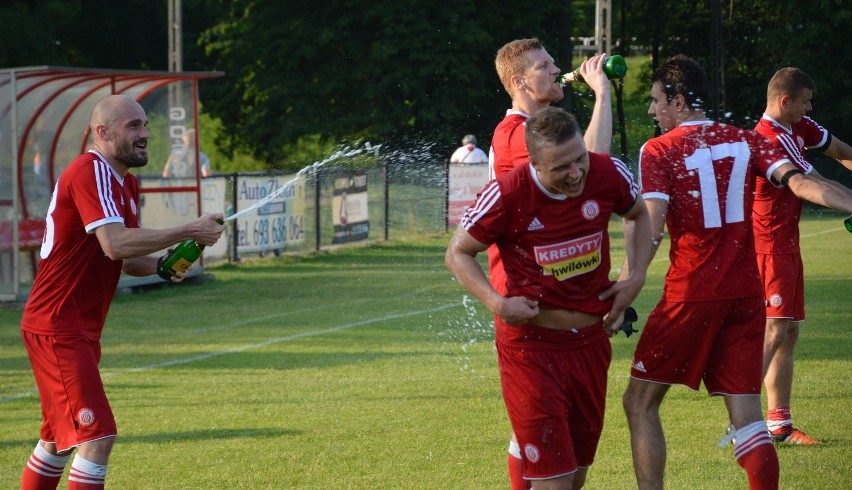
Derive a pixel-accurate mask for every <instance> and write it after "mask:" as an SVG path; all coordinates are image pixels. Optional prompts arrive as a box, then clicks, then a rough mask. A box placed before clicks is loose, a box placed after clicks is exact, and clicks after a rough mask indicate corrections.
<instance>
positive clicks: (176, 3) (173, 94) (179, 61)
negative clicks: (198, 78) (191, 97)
mask: <svg viewBox="0 0 852 490" xmlns="http://www.w3.org/2000/svg"><path fill="white" fill-rule="evenodd" d="M181 10H182V6H181V0H169V71H171V72H181V71H183V39H182V38H183V27H182V24H183V21H182V19H181ZM181 91H182V89H181V86H180V84H169V107H183V94H182V93H181Z"/></svg>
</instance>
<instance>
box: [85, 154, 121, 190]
mask: <svg viewBox="0 0 852 490" xmlns="http://www.w3.org/2000/svg"><path fill="white" fill-rule="evenodd" d="M89 153H94V154H95V155H97V156H98V158H99V159H100V160H101V161H103V162H104V163H106V164H107V167H109V170H110V172H112V176H113V177H115V180H117V181H118V183H119V184H121V185H124V177H122V176H121V175H118V172H116V171H115V169H114V168H112V165H110V163H109V160H107V159H106V157H105V156H103V155H101V152H99V151H98V150H89Z"/></svg>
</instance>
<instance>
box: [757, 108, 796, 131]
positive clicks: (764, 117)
mask: <svg viewBox="0 0 852 490" xmlns="http://www.w3.org/2000/svg"><path fill="white" fill-rule="evenodd" d="M761 119H766V120H767V121H769V122H771V123H772V124H774V125H776V126H778V127H779V128H781V129H783V130H784V131H785V132H786V133H787V134H789V135H791V136H792V135H793V128H788V127H787V126H784V125H783V124H781V123H780V122H778V121H776V120H775V119H772V118H771V117H769V116H767V115H766V114H765V113H764V114H763V116H761Z"/></svg>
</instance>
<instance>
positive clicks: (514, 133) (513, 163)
mask: <svg viewBox="0 0 852 490" xmlns="http://www.w3.org/2000/svg"><path fill="white" fill-rule="evenodd" d="M529 118H530V116H529V114H526V113H524V112H521V111H516V110H512V109H510V110H508V111H506V117H504V118H503V120H502V121H500V124H498V125H497V127H496V128H494V136H492V137H491V150H490V151H489V152H488V174H489V176H490V177H491V179H496V178H497V177H499V176H501V175H503V174H505V173H506V172H509V171H511V170H512V169H513V168H515V167H517V166H518V165H523V164H525V163H529V162H530V153H529V151H527V142H526V141H525V140H524V132H525V131H524V128H525V125H526V123H527V119H529Z"/></svg>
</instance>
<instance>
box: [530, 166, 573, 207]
mask: <svg viewBox="0 0 852 490" xmlns="http://www.w3.org/2000/svg"><path fill="white" fill-rule="evenodd" d="M529 166H530V175H532V178H533V182H535V185H536V187H538V188H539V189H540V190H541V192H543V193H544V195H546V196H547V197H549V198H551V199H556V200H558V201H564V200H566V199H568V196H566V195H565V194H554V193H552V192H550V191H549V190H547V189H545V188H544V186H543V185H541V182H540V181H539V180H538V175H537V174H536V171H535V167H533V164H532V162H530V163H529Z"/></svg>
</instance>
